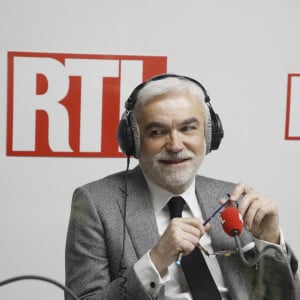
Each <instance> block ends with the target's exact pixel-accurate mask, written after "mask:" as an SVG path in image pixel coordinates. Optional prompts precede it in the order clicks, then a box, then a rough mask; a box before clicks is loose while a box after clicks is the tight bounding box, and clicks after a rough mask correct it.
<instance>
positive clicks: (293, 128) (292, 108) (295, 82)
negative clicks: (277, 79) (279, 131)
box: [285, 74, 300, 140]
mask: <svg viewBox="0 0 300 300" xmlns="http://www.w3.org/2000/svg"><path fill="white" fill-rule="evenodd" d="M285 139H286V140H300V74H288V88H287V106H286V125H285Z"/></svg>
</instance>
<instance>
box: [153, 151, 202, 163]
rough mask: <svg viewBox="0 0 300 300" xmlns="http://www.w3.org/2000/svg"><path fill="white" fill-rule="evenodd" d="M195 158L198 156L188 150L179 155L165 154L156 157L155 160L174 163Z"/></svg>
mask: <svg viewBox="0 0 300 300" xmlns="http://www.w3.org/2000/svg"><path fill="white" fill-rule="evenodd" d="M195 157H196V155H195V154H194V153H193V152H191V151H188V150H186V151H183V152H179V153H172V152H164V153H158V154H156V155H155V159H157V160H173V161H181V160H184V159H191V158H195Z"/></svg>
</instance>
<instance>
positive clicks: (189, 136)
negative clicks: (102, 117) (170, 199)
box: [137, 94, 205, 193]
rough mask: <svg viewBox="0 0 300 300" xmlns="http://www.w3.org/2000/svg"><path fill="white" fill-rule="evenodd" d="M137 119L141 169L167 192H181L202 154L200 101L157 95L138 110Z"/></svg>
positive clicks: (202, 113) (193, 174) (202, 124)
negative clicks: (139, 134)
mask: <svg viewBox="0 0 300 300" xmlns="http://www.w3.org/2000/svg"><path fill="white" fill-rule="evenodd" d="M137 122H138V125H139V129H140V133H141V155H140V159H139V161H140V166H141V168H142V170H143V172H144V173H145V174H146V175H147V176H148V177H149V179H150V180H151V181H153V182H154V183H156V184H157V185H159V186H161V187H163V188H165V189H167V190H169V191H170V192H173V193H181V192H183V191H184V190H185V189H186V188H187V187H188V186H189V185H190V184H191V182H192V180H193V178H194V176H195V175H196V173H197V171H198V169H199V167H200V165H201V162H202V159H203V157H204V151H205V138H204V112H203V109H202V106H201V104H200V102H199V100H196V99H192V98H191V97H188V96H185V95H174V94H169V95H162V96H159V97H156V98H154V99H151V100H150V101H148V102H147V104H146V105H145V106H144V107H143V108H141V110H140V111H139V112H138V113H137Z"/></svg>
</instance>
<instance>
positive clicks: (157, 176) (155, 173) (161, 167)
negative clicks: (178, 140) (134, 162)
mask: <svg viewBox="0 0 300 300" xmlns="http://www.w3.org/2000/svg"><path fill="white" fill-rule="evenodd" d="M182 159H189V160H188V161H186V162H185V164H184V165H179V166H174V165H168V164H162V163H160V160H179V161H180V160H182ZM203 160H204V155H203V156H196V155H195V154H194V153H192V152H191V151H188V150H185V151H182V152H180V153H158V154H156V155H155V156H153V157H150V158H149V157H148V156H144V155H143V153H141V156H140V160H139V161H140V166H141V169H142V171H143V172H144V173H145V175H146V176H147V177H148V178H149V179H150V180H151V181H153V182H154V183H155V184H157V185H159V186H160V187H162V188H164V189H167V190H169V191H171V192H174V191H177V190H178V189H179V190H185V189H186V188H187V187H188V186H189V185H190V184H191V182H192V181H193V179H194V177H195V176H196V174H197V172H198V170H199V168H200V166H201V164H202V162H203Z"/></svg>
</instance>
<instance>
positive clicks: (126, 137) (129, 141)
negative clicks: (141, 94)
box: [117, 113, 135, 156]
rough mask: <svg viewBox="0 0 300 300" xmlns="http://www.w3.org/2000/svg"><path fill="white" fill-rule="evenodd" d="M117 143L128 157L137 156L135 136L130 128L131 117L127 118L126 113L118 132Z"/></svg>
mask: <svg viewBox="0 0 300 300" xmlns="http://www.w3.org/2000/svg"><path fill="white" fill-rule="evenodd" d="M117 141H118V144H119V146H120V148H121V150H122V151H123V153H125V154H126V155H127V156H131V155H134V154H135V142H134V135H133V132H132V128H131V126H130V121H129V116H126V113H124V114H123V116H122V118H121V120H120V122H119V126H118V130H117Z"/></svg>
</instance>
